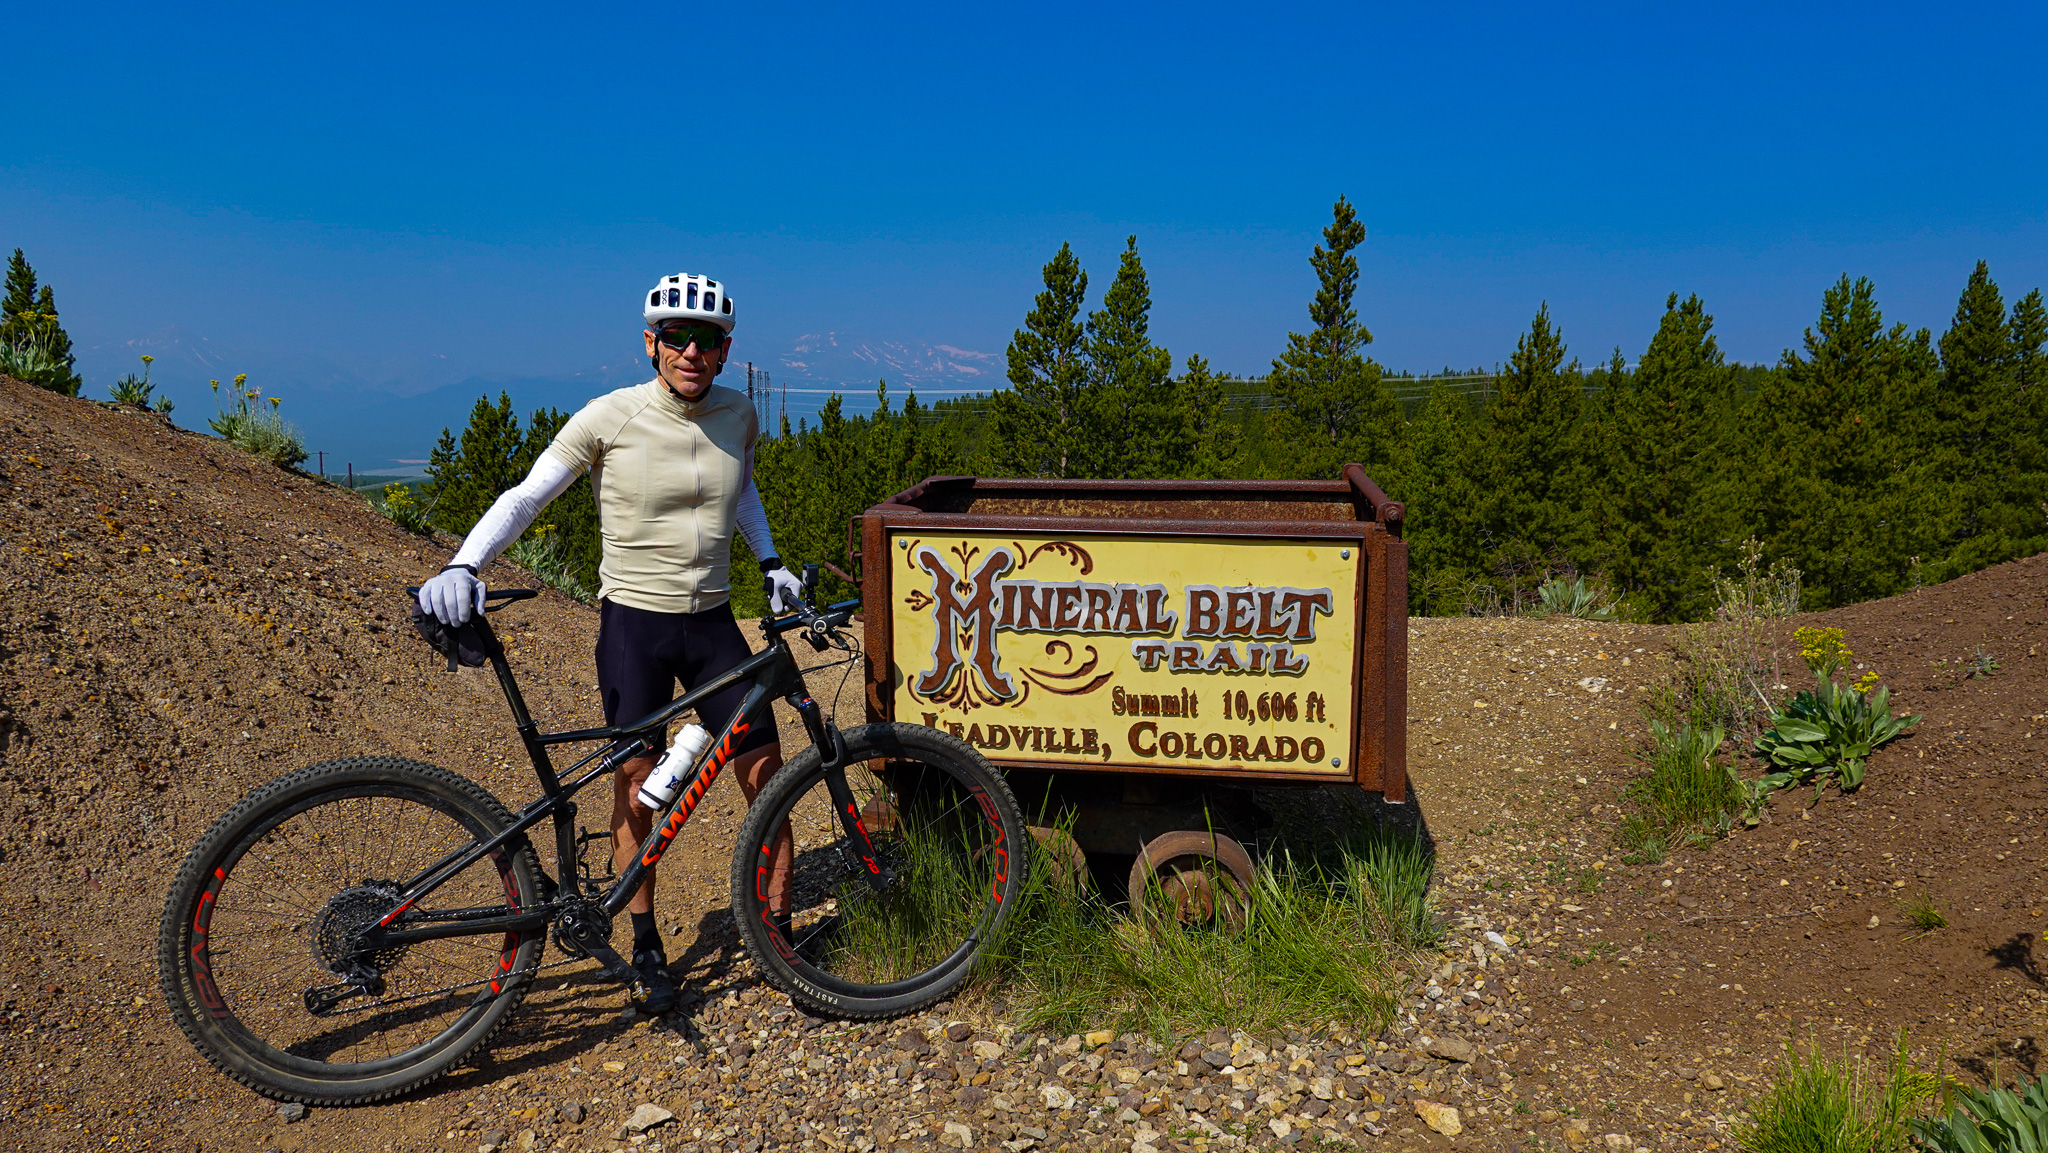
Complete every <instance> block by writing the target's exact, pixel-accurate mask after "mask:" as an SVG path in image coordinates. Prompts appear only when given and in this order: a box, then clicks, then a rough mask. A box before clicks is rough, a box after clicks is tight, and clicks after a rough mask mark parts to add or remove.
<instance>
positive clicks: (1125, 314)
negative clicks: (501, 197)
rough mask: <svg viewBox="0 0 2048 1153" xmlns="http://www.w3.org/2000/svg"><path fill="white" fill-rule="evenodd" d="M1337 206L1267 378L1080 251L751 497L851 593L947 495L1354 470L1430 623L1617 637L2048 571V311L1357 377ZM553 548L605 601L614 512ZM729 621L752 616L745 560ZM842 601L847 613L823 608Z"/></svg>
mask: <svg viewBox="0 0 2048 1153" xmlns="http://www.w3.org/2000/svg"><path fill="white" fill-rule="evenodd" d="M1364 240H1365V227H1364V225H1363V223H1361V222H1360V221H1359V220H1358V218H1357V215H1356V213H1355V211H1354V210H1353V208H1352V206H1351V205H1350V203H1349V202H1348V201H1346V200H1343V199H1340V200H1338V201H1337V203H1336V205H1335V207H1334V210H1333V213H1332V219H1331V222H1330V225H1329V227H1328V228H1326V229H1324V231H1323V237H1322V241H1323V242H1322V243H1321V244H1319V245H1317V246H1315V249H1314V252H1313V253H1312V255H1311V256H1310V264H1311V265H1312V267H1313V268H1314V271H1315V274H1316V278H1317V289H1316V293H1315V297H1314V299H1313V300H1312V301H1310V302H1309V306H1308V316H1307V319H1306V323H1305V324H1304V325H1303V326H1302V330H1301V331H1299V332H1296V333H1293V334H1291V335H1289V336H1288V338H1287V344H1286V347H1285V348H1284V349H1283V350H1281V351H1280V353H1279V355H1278V356H1276V357H1275V358H1274V360H1273V363H1272V368H1271V371H1270V372H1269V373H1267V374H1266V375H1265V376H1264V377H1262V378H1254V379H1239V378H1234V377H1230V376H1227V375H1224V374H1220V373H1216V372H1214V371H1212V370H1211V369H1210V367H1209V365H1208V363H1207V362H1206V361H1205V360H1204V359H1203V358H1202V357H1201V356H1199V355H1188V356H1186V357H1185V358H1184V359H1182V360H1180V361H1178V362H1176V361H1175V359H1174V357H1173V355H1172V354H1171V353H1170V352H1169V351H1168V350H1167V349H1165V348H1162V347H1159V346H1158V345H1156V344H1154V343H1153V342H1152V340H1151V338H1150V335H1149V321H1150V313H1151V292H1150V288H1149V285H1148V283H1147V281H1146V276H1145V269H1144V265H1143V263H1142V262H1141V260H1140V259H1139V254H1138V249H1137V241H1136V238H1135V237H1134V238H1132V239H1131V241H1130V242H1129V245H1128V247H1127V248H1126V250H1125V251H1124V252H1123V254H1122V256H1121V258H1120V260H1119V261H1118V264H1117V268H1116V270H1115V273H1114V275H1113V276H1112V278H1111V280H1110V284H1109V287H1108V289H1107V290H1106V291H1104V292H1103V293H1102V294H1101V296H1100V298H1099V300H1098V302H1097V303H1096V304H1095V306H1094V307H1093V308H1092V309H1091V308H1090V307H1089V303H1088V274H1087V272H1086V271H1085V270H1084V269H1083V268H1082V267H1081V265H1080V262H1079V260H1078V259H1077V258H1076V257H1075V255H1074V253H1073V251H1072V249H1071V247H1069V246H1062V247H1061V249H1060V250H1059V252H1058V253H1056V254H1055V255H1054V256H1053V257H1052V259H1051V260H1050V261H1049V262H1048V263H1047V264H1046V265H1045V268H1044V289H1043V291H1041V292H1039V293H1038V294H1037V296H1036V298H1035V299H1034V300H1033V301H1032V302H1031V308H1030V310H1029V311H1028V312H1027V313H1026V314H1025V316H1024V320H1023V325H1022V327H1020V328H1018V329H1017V331H1016V334H1015V336H1014V337H1013V338H1012V340H1011V342H1010V345H1009V349H1008V377H1009V383H1010V387H1009V388H1008V389H1004V390H1000V391H997V392H995V393H994V394H993V395H990V396H980V397H972V398H968V399H964V400H957V401H946V402H941V403H938V404H935V405H931V406H926V405H923V404H921V403H920V402H919V401H918V399H917V397H916V396H915V395H914V394H911V395H906V396H904V397H903V398H902V399H901V401H900V402H898V401H897V400H896V399H895V398H894V397H892V396H891V395H890V392H889V389H888V386H887V384H886V382H883V383H880V384H878V385H877V387H876V389H875V393H874V403H873V407H872V408H870V409H868V410H867V411H849V410H848V405H847V402H846V400H844V399H842V398H841V397H838V396H834V397H832V398H831V399H830V400H829V401H828V402H827V404H826V405H825V407H824V410H823V412H822V413H821V414H820V416H819V418H818V421H817V423H816V424H812V423H810V422H809V421H800V422H799V423H798V425H797V426H796V427H795V428H791V427H790V426H789V424H788V422H787V420H786V419H785V420H783V421H782V422H781V426H780V427H779V428H775V429H772V430H770V431H772V433H773V435H764V436H763V438H762V440H761V442H760V445H759V447H758V450H757V459H756V466H755V477H756V482H757V484H758V486H759V488H760V490H761V496H762V499H763V502H764V503H765V504H766V506H767V509H768V516H769V520H770V522H771V525H772V527H773V530H774V532H775V535H776V541H777V544H778V547H779V548H780V549H781V551H782V553H783V556H784V559H785V560H787V561H789V562H790V563H791V564H792V565H794V564H797V563H801V562H803V561H829V562H832V563H834V564H836V565H839V566H840V567H842V568H849V567H850V566H849V558H848V540H847V521H848V519H849V518H851V517H853V516H855V515H857V514H858V513H860V511H861V510H863V509H865V508H867V507H868V506H869V505H871V504H874V503H875V502H877V501H879V500H881V499H882V498H884V497H886V496H888V495H889V494H891V493H894V492H897V491H900V490H901V489H903V488H906V487H908V486H909V485H911V484H913V483H915V482H917V481H918V480H921V479H923V478H924V477H926V476H930V475H934V474H944V473H956V474H975V475H986V476H1038V477H1071V478H1099V477H1135V478H1160V477H1213V478H1237V479H1269V478H1270V479H1280V478H1303V477H1315V478H1333V477H1335V476H1336V475H1337V470H1338V469H1339V468H1340V467H1341V466H1342V465H1343V464H1344V463H1345V462H1347V461H1358V462H1359V463H1361V464H1363V465H1364V466H1365V469H1366V471H1367V472H1368V473H1369V474H1370V475H1372V476H1373V477H1374V478H1375V479H1376V480H1378V481H1379V482H1380V484H1381V485H1382V486H1383V487H1384V488H1385V489H1386V490H1387V491H1388V492H1389V493H1390V494H1391V495H1392V496H1393V497H1394V498H1395V499H1397V500H1400V501H1402V502H1404V503H1405V504H1406V506H1407V510H1408V511H1407V521H1406V530H1405V536H1406V539H1407V541H1408V544H1409V549H1410V562H1409V572H1410V598H1411V604H1410V608H1411V611H1413V612H1416V613H1419V614H1429V615H1444V614H1459V613H1467V612H1491V611H1513V610H1515V609H1517V608H1519V607H1526V606H1527V605H1529V604H1530V603H1531V601H1532V600H1533V597H1534V592H1535V589H1536V587H1537V586H1538V585H1539V584H1540V583H1541V582H1542V581H1544V580H1546V579H1549V578H1552V577H1556V576H1560V575H1565V576H1573V577H1580V578H1584V579H1586V581H1587V582H1588V583H1589V584H1591V585H1593V586H1595V587H1597V588H1600V589H1602V590H1603V591H1604V593H1605V594H1606V595H1607V596H1608V597H1610V598H1611V599H1612V600H1613V602H1614V603H1615V605H1616V607H1617V609H1618V610H1619V613H1620V615H1623V616H1626V617H1630V618H1633V619H1638V620H1648V621H1658V622H1670V621H1687V620H1699V619H1704V618H1705V617H1706V616H1708V615H1709V614H1710V613H1711V612H1712V610H1713V608H1714V605H1715V603H1716V581H1717V580H1718V579H1724V578H1727V577H1729V576H1732V575H1733V574H1734V573H1735V572H1736V570H1737V569H1738V567H1739V566H1741V565H1743V564H1744V563H1745V561H1748V562H1749V563H1752V564H1754V563H1756V561H1757V558H1759V557H1760V558H1763V563H1764V564H1774V565H1778V566H1791V567H1794V568H1796V569H1797V570H1799V572H1800V573H1801V574H1802V579H1801V582H1800V584H1801V588H1802V593H1801V606H1800V607H1802V608H1807V609H1823V608H1829V607H1833V606H1836V605H1842V604H1847V603H1850V602H1854V601H1860V600H1867V599H1870V598H1873V597H1883V596H1889V595H1892V594H1894V593H1898V592H1902V591H1905V590H1907V589H1910V588H1914V587H1918V586H1920V585H1926V584H1933V583H1937V582H1940V581H1944V580H1948V579H1950V578H1952V577H1955V576H1959V575H1962V574H1964V573H1967V572H1972V571H1975V570H1976V569H1979V568H1983V567H1985V566H1986V565H1991V564H1996V563H1998V562H2000V561H2003V560H2008V559H2011V558H2013V557H2018V556H2026V555H2031V554H2033V553H2035V552H2038V551H2041V550H2042V549H2043V548H2048V436H2044V428H2048V307H2044V305H2043V301H2042V296H2041V292H2040V290H2039V289H2038V288H2036V289H2034V290H2032V291H2030V292H2028V293H2026V294H2025V295H2024V296H2022V297H2020V298H2019V299H2017V300H2016V301H2013V302H2012V303H2011V304H2010V305H2008V303H2007V301H2006V299H2005V296H2004V294H2003V293H2001V291H2000V289H1999V287H1998V285H1997V284H1996V283H1995V282H1994V281H1993V279H1992V276H1991V271H1990V269H1989V268H1988V267H1987V266H1986V265H1985V264H1983V263H1979V264H1978V265H1977V266H1976V269H1975V271H1973V272H1972V273H1971V274H1970V275H1969V278H1968V280H1967V282H1966V283H1965V284H1964V285H1963V286H1962V291H1961V295H1960V297H1959V298H1958V300H1957V303H1956V310H1955V315H1954V317H1953V319H1952V320H1951V321H1950V323H1949V326H1948V329H1947V331H1946V332H1944V333H1942V334H1941V335H1940V336H1939V337H1936V336H1935V335H1934V334H1933V333H1931V332H1929V331H1928V330H1926V329H1908V328H1907V327H1906V326H1905V325H1903V324H1896V323H1894V324H1887V323H1886V322H1885V319H1884V315H1883V312H1882V311H1881V309H1880V307H1879V302H1878V299H1877V292H1876V289H1875V287H1874V286H1873V285H1872V284H1871V283H1870V282H1869V281H1868V280H1865V279H1852V278H1851V277H1849V276H1847V275H1845V276H1843V277H1842V279H1841V280H1840V281H1839V282H1837V283H1836V284H1835V285H1834V286H1832V287H1830V288H1828V289H1827V290H1826V292H1825V293H1824V294H1823V295H1822V298H1821V300H1820V308H1819V314H1818V316H1817V317H1815V319H1814V320H1813V322H1812V324H1811V326H1810V327H1808V328H1807V329H1806V330H1805V333H1804V337H1803V339H1802V340H1801V341H1800V343H1799V346H1798V347H1796V348H1791V349H1787V350H1786V351H1785V353H1784V355H1783V357H1782V358H1781V359H1780V360H1779V361H1778V363H1776V364H1774V365H1740V364H1732V363H1729V362H1728V360H1727V359H1726V358H1725V357H1724V356H1723V354H1722V352H1721V350H1720V348H1719V347H1718V345H1717V343H1716V340H1715V336H1714V318H1713V315H1712V314H1711V313H1710V312H1709V311H1708V309H1707V304H1706V303H1705V302H1703V301H1702V300H1700V299H1699V298H1698V297H1697V296H1685V297H1681V296H1679V295H1678V294H1676V293H1674V294H1672V295H1671V296H1670V297H1669V298H1668V299H1667V300H1666V301H1665V310H1664V315H1663V318H1662V321H1661V323H1660V324H1659V325H1658V328H1657V331H1656V333H1655V334H1654V335H1653V336H1652V337H1651V338H1650V341H1649V345H1648V347H1647V348H1645V349H1643V350H1642V351H1641V353H1640V354H1639V355H1638V356H1637V357H1636V358H1635V359H1634V361H1633V363H1631V362H1630V360H1629V359H1628V357H1627V356H1626V355H1625V353H1624V351H1623V350H1621V349H1618V348H1617V349H1614V350H1612V351H1611V352H1610V353H1609V354H1608V355H1607V356H1606V357H1604V358H1601V359H1597V360H1595V361H1593V362H1592V363H1591V364H1588V363H1586V362H1585V361H1583V360H1582V359H1581V358H1580V357H1579V356H1577V355H1574V353H1573V352H1572V350H1571V349H1570V347H1569V346H1568V344H1567V342H1566V338H1565V332H1564V329H1563V327H1562V324H1561V322H1560V320H1559V319H1558V318H1554V317H1553V316H1552V315H1551V314H1550V311H1549V309H1548V307H1547V306H1545V307H1543V308H1540V309H1538V310H1537V312H1536V314H1535V316H1534V317H1533V318H1532V319H1531V321H1530V324H1529V328H1528V330H1527V331H1526V332H1524V333H1522V334H1521V335H1520V336H1519V338H1518V339H1517V340H1516V342H1515V348H1514V352H1513V354H1512V355H1511V356H1510V357H1509V358H1508V360H1507V362H1506V363H1505V364H1503V365H1500V366H1498V367H1497V368H1496V369H1495V370H1494V371H1493V372H1491V373H1478V372H1475V373H1471V374H1458V373H1452V372H1449V371H1446V372H1445V373H1442V374H1436V375H1426V376H1414V375H1408V374H1395V373H1390V372H1389V371H1387V370H1386V369H1385V368H1383V367H1382V366H1381V365H1379V364H1378V363H1377V362H1375V361H1374V360H1373V359H1372V357H1371V356H1370V355H1369V353H1368V348H1369V346H1370V345H1371V343H1372V339H1373V337H1372V333H1371V331H1370V330H1369V329H1368V328H1367V326H1366V324H1365V323H1364V321H1363V320H1362V319H1361V318H1360V317H1359V316H1358V314H1357V311H1356V309H1355V308H1354V306H1353V297H1354V295H1355V292H1356V289H1357V286H1358V260H1357V255H1356V251H1357V249H1358V247H1359V245H1361V244H1362V243H1363V242H1364ZM565 418H566V414H563V413H560V412H557V411H554V410H543V411H540V412H536V413H533V414H530V416H529V417H528V419H527V421H526V422H525V425H524V427H523V428H522V427H521V422H520V420H519V419H518V416H517V414H516V413H515V412H514V411H513V406H512V402H511V400H510V398H509V397H508V396H505V395H503V394H501V395H500V397H499V399H498V401H497V402H496V403H492V402H491V401H489V399H488V398H484V399H480V400H479V401H478V402H477V406H476V409H475V411H474V413H473V414H472V417H471V421H470V424H469V427H468V428H466V429H465V430H464V431H463V432H462V434H461V435H460V436H459V437H457V436H455V435H454V434H452V433H451V432H449V431H446V430H444V432H443V434H442V437H441V442H440V444H439V445H438V446H437V447H436V448H435V450H434V453H433V461H432V464H431V465H430V467H429V478H428V483H427V485H426V490H427V493H426V496H427V499H429V500H431V502H432V504H431V507H432V513H431V516H432V519H433V521H434V523H435V524H437V525H438V526H439V527H442V528H446V529H448V530H450V531H454V532H458V533H460V532H466V531H467V530H468V529H469V528H470V527H471V526H472V525H473V524H475V522H476V520H477V518H478V517H480V516H481V515H482V513H483V512H484V510H485V509H486V508H488V507H489V505H490V502H491V501H492V500H493V499H495V497H496V496H497V494H498V493H500V492H502V491H504V490H505V489H506V488H509V487H510V486H511V485H513V484H515V483H517V481H518V480H519V478H520V477H522V476H523V475H524V474H525V471H526V468H527V467H528V465H529V464H530V463H531V462H532V460H533V459H534V457H535V456H536V455H537V454H538V453H539V451H540V450H541V449H542V448H543V447H545V445H546V443H547V441H548V439H549V438H551V437H552V436H553V435H554V432H555V431H556V430H557V429H558V428H560V426H561V424H562V422H563V420H564V419H565ZM543 519H544V520H545V521H546V524H544V525H541V526H536V530H535V531H536V532H541V533H555V534H559V535H558V537H557V540H558V541H559V545H560V548H561V551H562V553H563V555H564V556H565V558H566V559H567V560H568V561H569V562H570V564H571V566H572V567H573V568H574V569H576V570H577V571H578V573H579V574H580V576H581V578H582V579H583V581H584V582H585V583H586V584H588V585H590V586H591V587H595V586H596V567H597V560H598V542H597V517H596V511H595V508H594V507H593V506H592V504H591V501H590V495H589V482H588V481H587V480H584V481H579V482H578V483H577V486H576V487H575V488H574V489H572V490H571V491H570V492H569V493H568V494H567V495H565V496H564V497H563V498H562V499H560V500H558V501H557V502H556V503H555V504H554V505H552V506H550V508H549V510H548V512H547V513H546V514H544V518H543ZM734 553H735V556H734V566H733V573H734V599H735V608H736V610H737V611H739V612H740V613H741V615H749V614H753V613H758V612H760V611H761V608H762V600H761V594H760V592H759V590H758V588H756V587H754V583H753V581H752V580H750V579H749V578H750V576H751V575H752V574H753V573H754V572H755V568H754V565H753V562H752V558H751V557H749V556H748V555H747V554H746V549H745V546H744V544H737V545H736V546H735V549H734ZM832 591H834V592H835V593H837V592H842V591H844V590H843V589H839V588H837V587H836V586H835V588H834V589H833V590H832Z"/></svg>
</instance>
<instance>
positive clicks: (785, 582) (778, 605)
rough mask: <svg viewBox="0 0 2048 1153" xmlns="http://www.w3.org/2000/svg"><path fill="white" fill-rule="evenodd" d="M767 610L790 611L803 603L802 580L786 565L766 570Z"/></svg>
mask: <svg viewBox="0 0 2048 1153" xmlns="http://www.w3.org/2000/svg"><path fill="white" fill-rule="evenodd" d="M768 581H769V584H770V586H771V588H770V590H769V593H768V611H769V612H790V611H792V610H794V609H795V608H796V607H797V606H798V605H800V604H802V603H804V582H803V581H802V580H800V579H799V578H798V577H797V575H796V574H795V573H793V572H791V571H789V568H788V566H786V565H785V566H783V567H781V568H772V569H769V570H768Z"/></svg>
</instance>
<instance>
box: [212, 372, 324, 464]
mask: <svg viewBox="0 0 2048 1153" xmlns="http://www.w3.org/2000/svg"><path fill="white" fill-rule="evenodd" d="M248 382H249V374H248V373H246V372H245V373H242V374H240V375H238V376H236V377H235V383H234V387H233V388H232V389H231V390H230V394H231V396H232V398H233V399H232V403H231V404H229V405H227V406H223V407H221V409H220V412H219V413H218V414H217V415H215V416H213V417H211V418H210V419H208V420H207V422H206V423H207V425H208V427H210V428H212V429H213V431H214V432H215V433H217V434H219V436H220V438H221V439H222V440H225V441H227V442H228V443H229V444H232V445H234V446H235V447H236V448H239V449H241V450H242V451H243V452H247V453H252V454H254V455H256V456H260V457H262V458H263V459H265V460H267V461H269V462H271V463H272V464H275V465H277V466H278V467H280V468H295V467H297V466H298V465H299V464H300V463H302V462H303V461H304V460H305V459H306V457H307V456H308V455H310V454H308V453H307V452H306V442H305V438H304V437H302V436H300V435H299V430H298V429H297V428H294V427H293V426H292V424H291V422H290V421H287V420H285V419H284V417H283V416H281V415H280V414H279V413H278V406H279V405H281V404H283V403H284V402H283V400H282V399H281V398H279V397H275V396H273V397H270V398H268V399H269V401H270V407H269V408H268V409H266V408H264V407H263V405H262V404H261V403H260V402H261V401H262V400H264V399H265V398H264V396H263V390H262V389H260V388H250V387H249V385H248ZM211 383H212V385H213V392H214V396H215V397H216V404H218V403H219V400H218V398H219V395H220V381H217V380H216V381H212V382H211Z"/></svg>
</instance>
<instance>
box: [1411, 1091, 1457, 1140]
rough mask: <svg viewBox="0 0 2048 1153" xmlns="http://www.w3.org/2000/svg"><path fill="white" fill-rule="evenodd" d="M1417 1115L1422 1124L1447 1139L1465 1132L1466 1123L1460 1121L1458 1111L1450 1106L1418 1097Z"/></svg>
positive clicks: (1416, 1101)
mask: <svg viewBox="0 0 2048 1153" xmlns="http://www.w3.org/2000/svg"><path fill="white" fill-rule="evenodd" d="M1414 1105H1415V1115H1416V1116H1417V1117H1420V1118H1422V1123H1423V1124H1424V1125H1427V1126H1429V1127H1430V1128H1431V1129H1434V1130H1436V1131H1437V1132H1438V1133H1441V1134H1443V1135H1444V1136H1446V1137H1456V1136H1457V1135H1458V1134H1460V1133H1463V1132H1464V1131H1465V1123H1464V1122H1463V1121H1461V1120H1459V1119H1458V1111H1457V1110H1456V1109H1453V1108H1451V1107H1450V1106H1449V1105H1439V1104H1437V1103H1436V1102H1434V1101H1429V1100H1425V1099H1424V1098H1421V1097H1417V1098H1416V1099H1415V1101H1414Z"/></svg>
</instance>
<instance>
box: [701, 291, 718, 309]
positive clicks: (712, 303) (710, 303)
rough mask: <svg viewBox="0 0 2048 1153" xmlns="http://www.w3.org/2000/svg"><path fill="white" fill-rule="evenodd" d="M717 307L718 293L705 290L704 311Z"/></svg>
mask: <svg viewBox="0 0 2048 1153" xmlns="http://www.w3.org/2000/svg"><path fill="white" fill-rule="evenodd" d="M717 307H718V294H717V293H715V292H707V293H705V294H704V311H706V312H710V311H713V310H714V309H716V308H717Z"/></svg>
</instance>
